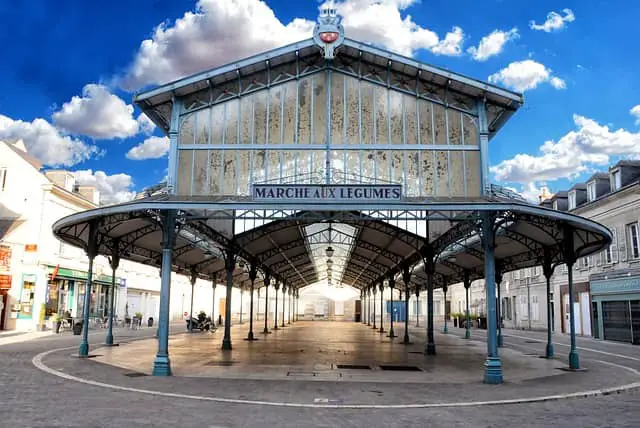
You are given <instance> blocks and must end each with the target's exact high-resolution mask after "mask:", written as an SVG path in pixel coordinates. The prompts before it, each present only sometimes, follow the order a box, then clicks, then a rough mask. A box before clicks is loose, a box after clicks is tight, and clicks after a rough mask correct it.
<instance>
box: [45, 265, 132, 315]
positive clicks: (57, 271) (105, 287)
mask: <svg viewBox="0 0 640 428" xmlns="http://www.w3.org/2000/svg"><path fill="white" fill-rule="evenodd" d="M120 281H121V279H120V278H118V277H116V290H117V287H118V286H119V284H120ZM86 290H87V272H85V271H81V270H76V269H68V268H63V267H59V268H57V267H56V266H48V267H47V290H46V295H45V302H46V303H45V314H46V316H47V317H48V316H49V315H51V314H52V313H56V312H59V313H64V312H65V311H70V312H71V314H72V316H74V317H79V316H81V315H82V313H83V311H84V296H85V293H86ZM110 292H111V276H110V275H97V274H94V276H93V286H92V287H91V299H90V302H91V304H90V306H89V308H90V310H89V316H91V317H105V316H107V314H108V301H109V300H108V299H109V293H110ZM116 297H117V293H116Z"/></svg>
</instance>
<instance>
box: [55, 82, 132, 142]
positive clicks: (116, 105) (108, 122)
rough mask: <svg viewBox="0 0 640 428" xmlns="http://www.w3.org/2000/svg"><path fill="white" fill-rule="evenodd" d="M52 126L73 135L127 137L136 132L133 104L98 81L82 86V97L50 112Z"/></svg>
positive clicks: (107, 137) (75, 98) (108, 137)
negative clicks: (51, 113)
mask: <svg viewBox="0 0 640 428" xmlns="http://www.w3.org/2000/svg"><path fill="white" fill-rule="evenodd" d="M52 118H53V122H54V123H55V124H56V126H58V127H60V128H62V129H64V130H66V131H67V132H69V133H71V134H74V135H86V136H88V137H91V138H96V139H111V138H127V137H131V136H133V135H135V134H137V133H138V126H139V125H138V122H137V121H136V120H135V119H134V118H133V106H132V105H130V104H127V103H125V102H124V101H123V100H122V99H121V98H120V97H118V96H117V95H114V94H112V93H111V92H109V90H108V89H107V88H106V87H104V86H102V85H98V84H94V83H90V84H88V85H85V87H84V88H82V96H74V97H73V98H71V101H68V102H66V103H64V104H63V105H62V108H61V109H60V110H58V111H56V112H54V113H53V115H52Z"/></svg>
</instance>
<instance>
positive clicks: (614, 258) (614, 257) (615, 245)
mask: <svg viewBox="0 0 640 428" xmlns="http://www.w3.org/2000/svg"><path fill="white" fill-rule="evenodd" d="M611 234H612V235H613V240H612V241H611V261H612V262H613V263H617V262H618V230H617V229H616V228H615V227H612V228H611Z"/></svg>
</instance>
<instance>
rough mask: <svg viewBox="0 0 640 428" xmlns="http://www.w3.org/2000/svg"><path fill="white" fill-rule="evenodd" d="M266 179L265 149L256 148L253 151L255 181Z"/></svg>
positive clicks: (260, 181) (261, 181)
mask: <svg viewBox="0 0 640 428" xmlns="http://www.w3.org/2000/svg"><path fill="white" fill-rule="evenodd" d="M266 180H267V175H266V169H265V151H264V150H255V151H254V152H253V182H254V183H264V182H265V181H266Z"/></svg>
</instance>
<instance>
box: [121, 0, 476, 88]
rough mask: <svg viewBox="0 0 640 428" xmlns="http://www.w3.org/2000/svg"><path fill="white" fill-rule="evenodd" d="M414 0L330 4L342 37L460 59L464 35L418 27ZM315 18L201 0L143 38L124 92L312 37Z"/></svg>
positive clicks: (247, 3) (229, 0) (239, 2)
mask: <svg viewBox="0 0 640 428" xmlns="http://www.w3.org/2000/svg"><path fill="white" fill-rule="evenodd" d="M417 2H418V0H344V1H340V2H334V3H333V6H334V7H335V8H336V9H337V10H338V13H339V14H340V15H341V16H342V17H343V21H342V23H343V25H344V27H345V32H346V35H347V36H348V37H350V38H354V39H361V40H366V41H369V42H371V43H373V44H376V45H379V46H383V47H385V48H388V49H390V50H393V51H395V52H398V53H400V54H403V55H413V54H414V53H415V52H416V51H418V50H429V51H431V52H433V53H435V54H439V55H460V54H461V52H462V43H463V40H464V33H463V31H462V29H460V28H458V27H454V28H453V29H452V31H450V32H449V33H447V34H446V35H445V37H444V38H443V39H440V38H439V37H438V34H436V33H435V32H434V31H432V30H429V29H427V28H424V27H421V26H420V25H418V24H417V23H416V22H415V21H414V20H413V18H412V17H411V15H409V14H408V13H406V12H407V9H408V8H409V7H411V6H412V5H414V4H416V3H417ZM314 25H315V18H314V20H309V19H304V18H294V19H292V20H290V21H289V22H286V23H283V22H281V21H280V20H279V19H278V18H277V17H276V15H275V13H274V12H273V10H272V9H271V8H270V7H269V6H268V5H267V4H266V3H265V2H264V1H260V0H225V1H219V0H199V1H198V3H197V5H196V8H195V10H194V11H189V12H186V13H185V14H184V15H183V16H182V18H179V19H177V20H176V21H175V22H174V23H166V22H165V23H162V24H160V25H158V26H157V27H156V28H155V30H154V32H153V35H152V36H151V38H150V39H147V40H144V41H143V42H142V43H141V45H140V47H139V49H138V52H137V53H136V55H135V58H134V60H133V63H132V64H131V66H130V68H129V70H128V71H127V73H126V74H125V76H123V78H122V79H120V82H119V83H120V85H121V86H122V87H124V88H126V89H138V88H140V87H143V86H145V85H149V84H160V83H165V82H167V81H170V80H174V79H177V78H179V77H182V76H186V75H189V74H193V73H196V72H199V71H203V70H207V69H210V68H213V67H216V66H219V65H222V64H226V63H229V62H232V61H235V60H238V59H241V58H245V57H247V56H250V55H253V54H256V53H259V52H263V51H266V50H269V49H272V48H275V47H279V46H283V45H285V44H288V43H292V42H297V41H300V40H304V39H307V38H310V37H311V34H312V30H313V27H314Z"/></svg>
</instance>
